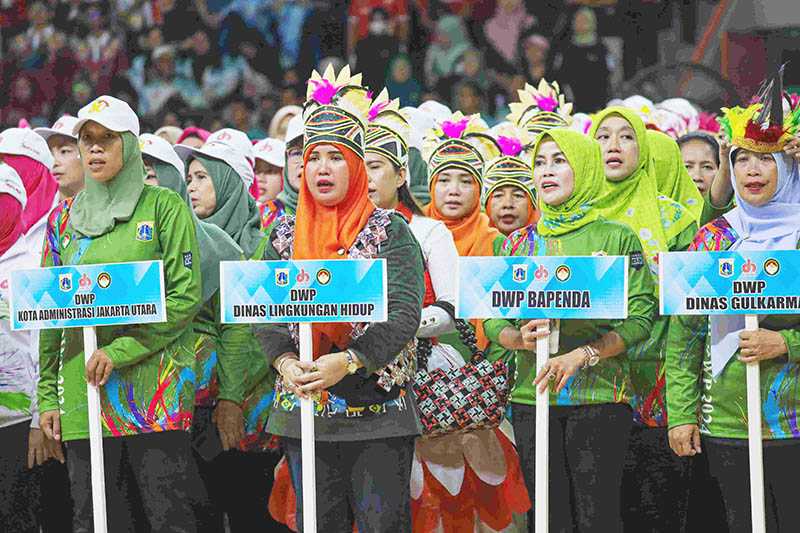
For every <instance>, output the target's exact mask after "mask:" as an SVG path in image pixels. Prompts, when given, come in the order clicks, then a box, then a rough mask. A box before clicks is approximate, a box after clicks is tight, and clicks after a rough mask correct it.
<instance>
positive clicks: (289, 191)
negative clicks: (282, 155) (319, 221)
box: [278, 165, 300, 213]
mask: <svg viewBox="0 0 800 533" xmlns="http://www.w3.org/2000/svg"><path fill="white" fill-rule="evenodd" d="M299 194H300V192H299V191H298V190H297V189H295V188H294V187H292V184H291V183H289V165H284V166H283V190H282V191H281V192H280V193H279V194H278V201H280V202H281V203H282V204H283V206H284V207H285V208H286V211H288V212H290V213H296V212H297V198H298V195H299Z"/></svg>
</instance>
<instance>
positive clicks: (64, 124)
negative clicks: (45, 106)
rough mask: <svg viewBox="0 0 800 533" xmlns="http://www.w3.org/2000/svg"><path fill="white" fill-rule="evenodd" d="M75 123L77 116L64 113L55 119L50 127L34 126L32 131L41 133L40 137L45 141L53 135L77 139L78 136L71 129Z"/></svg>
mask: <svg viewBox="0 0 800 533" xmlns="http://www.w3.org/2000/svg"><path fill="white" fill-rule="evenodd" d="M77 123H78V117H73V116H70V115H64V116H63V117H61V118H60V119H58V120H56V123H55V124H53V127H52V128H34V130H33V131H35V132H36V133H38V134H39V135H41V136H42V139H44V140H45V141H46V140H47V139H49V138H50V137H52V136H53V135H63V136H64V137H69V138H70V139H73V140H75V141H77V140H78V136H77V135H76V134H75V133H74V131H73V130H74V129H75V124H77Z"/></svg>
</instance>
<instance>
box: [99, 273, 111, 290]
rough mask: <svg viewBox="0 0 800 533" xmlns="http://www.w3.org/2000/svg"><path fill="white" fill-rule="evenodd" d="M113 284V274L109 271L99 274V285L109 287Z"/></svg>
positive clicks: (103, 287) (104, 287) (102, 287)
mask: <svg viewBox="0 0 800 533" xmlns="http://www.w3.org/2000/svg"><path fill="white" fill-rule="evenodd" d="M110 285H111V274H109V273H108V272H100V274H98V276H97V286H98V287H100V288H101V289H107V288H108V287H109V286H110Z"/></svg>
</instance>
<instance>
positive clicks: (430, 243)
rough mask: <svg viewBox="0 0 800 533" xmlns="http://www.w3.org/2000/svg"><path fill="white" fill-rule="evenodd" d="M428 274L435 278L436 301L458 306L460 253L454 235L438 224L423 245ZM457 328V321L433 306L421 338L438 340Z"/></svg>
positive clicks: (428, 310) (424, 312) (425, 318)
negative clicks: (438, 337) (456, 269)
mask: <svg viewBox="0 0 800 533" xmlns="http://www.w3.org/2000/svg"><path fill="white" fill-rule="evenodd" d="M423 246H424V250H423V251H424V253H425V260H426V263H427V268H428V273H429V274H430V276H431V284H432V285H433V292H434V294H436V300H437V301H440V302H448V303H450V304H452V305H455V303H456V279H455V276H454V275H453V273H454V267H455V265H456V264H457V263H458V250H456V244H455V242H454V241H453V235H452V234H451V233H450V231H449V230H448V229H447V228H446V227H445V226H444V224H436V225H435V226H434V227H433V229H432V230H431V232H430V233H429V234H428V236H427V238H426V239H425V242H424V243H423ZM455 328H456V325H455V322H454V321H453V318H452V317H451V316H450V315H449V314H448V313H447V312H446V311H445V310H444V309H442V308H441V307H436V306H433V305H429V306H428V307H425V308H424V309H423V310H422V321H421V323H420V327H419V330H418V331H417V336H418V337H423V338H426V337H436V336H437V335H443V334H445V333H450V332H451V331H454V330H455Z"/></svg>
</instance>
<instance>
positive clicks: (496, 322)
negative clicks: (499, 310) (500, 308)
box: [483, 318, 514, 344]
mask: <svg viewBox="0 0 800 533" xmlns="http://www.w3.org/2000/svg"><path fill="white" fill-rule="evenodd" d="M513 327H514V324H513V323H512V322H511V321H510V320H506V319H505V318H490V319H489V320H484V321H483V332H484V333H485V334H486V338H487V339H489V340H490V341H491V342H493V343H495V344H500V332H501V331H503V330H504V329H506V328H513Z"/></svg>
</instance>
